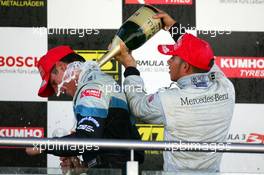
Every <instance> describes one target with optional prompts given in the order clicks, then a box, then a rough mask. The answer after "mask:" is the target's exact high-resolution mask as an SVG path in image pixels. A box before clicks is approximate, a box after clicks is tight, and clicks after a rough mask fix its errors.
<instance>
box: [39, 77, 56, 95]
mask: <svg viewBox="0 0 264 175" xmlns="http://www.w3.org/2000/svg"><path fill="white" fill-rule="evenodd" d="M49 78H50V76H49V74H47V76H46V77H45V78H44V79H43V81H42V83H41V86H40V88H39V91H38V95H39V96H40V97H49V96H51V95H53V94H54V90H53V88H52V87H51V86H50V84H49Z"/></svg>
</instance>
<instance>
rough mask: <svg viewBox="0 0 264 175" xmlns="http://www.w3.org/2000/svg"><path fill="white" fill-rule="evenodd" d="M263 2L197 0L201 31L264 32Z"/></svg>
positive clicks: (197, 16) (256, 0)
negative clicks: (263, 20)
mask: <svg viewBox="0 0 264 175" xmlns="http://www.w3.org/2000/svg"><path fill="white" fill-rule="evenodd" d="M263 11H264V1H263V0H197V1H196V24H197V26H196V27H197V29H199V30H222V31H227V30H232V31H263V29H264V23H263V22H261V21H262V19H263V18H264V13H263Z"/></svg>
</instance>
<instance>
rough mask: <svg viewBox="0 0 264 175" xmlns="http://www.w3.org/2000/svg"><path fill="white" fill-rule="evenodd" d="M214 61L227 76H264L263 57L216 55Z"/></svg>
mask: <svg viewBox="0 0 264 175" xmlns="http://www.w3.org/2000/svg"><path fill="white" fill-rule="evenodd" d="M215 62H216V64H217V65H218V66H219V67H220V69H221V70H222V71H223V72H224V73H225V75H226V76H227V77H229V78H264V57H230V56H216V57H215Z"/></svg>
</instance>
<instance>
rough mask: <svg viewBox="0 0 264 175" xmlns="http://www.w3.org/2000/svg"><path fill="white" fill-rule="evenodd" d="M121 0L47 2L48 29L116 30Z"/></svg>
mask: <svg viewBox="0 0 264 175" xmlns="http://www.w3.org/2000/svg"><path fill="white" fill-rule="evenodd" d="M121 24H122V1H121V0H100V1H98V0H67V1H65V0H48V28H57V29H60V28H73V29H76V28H77V29H80V28H83V29H84V28H88V29H118V28H119V27H120V26H121Z"/></svg>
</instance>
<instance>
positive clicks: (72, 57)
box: [51, 53, 85, 74]
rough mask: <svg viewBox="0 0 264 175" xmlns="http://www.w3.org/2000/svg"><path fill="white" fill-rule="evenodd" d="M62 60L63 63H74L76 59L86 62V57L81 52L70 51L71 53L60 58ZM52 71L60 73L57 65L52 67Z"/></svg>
mask: <svg viewBox="0 0 264 175" xmlns="http://www.w3.org/2000/svg"><path fill="white" fill-rule="evenodd" d="M60 61H61V62H63V63H66V64H69V63H72V62H74V61H80V62H85V59H84V58H83V57H82V56H81V55H79V54H76V53H70V54H68V55H66V56H65V57H63V58H62V59H60ZM51 73H53V74H58V70H57V69H56V66H55V65H54V66H53V68H52V69H51Z"/></svg>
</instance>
